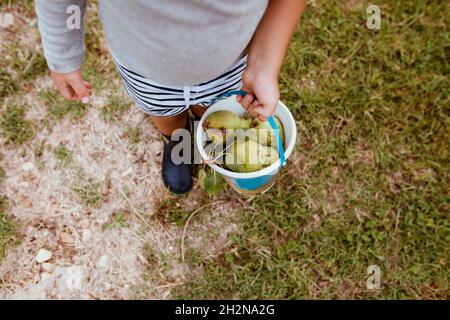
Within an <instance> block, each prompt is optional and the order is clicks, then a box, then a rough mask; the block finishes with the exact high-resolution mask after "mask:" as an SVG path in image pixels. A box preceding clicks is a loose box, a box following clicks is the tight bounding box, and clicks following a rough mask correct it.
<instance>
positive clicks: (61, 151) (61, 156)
mask: <svg viewBox="0 0 450 320" xmlns="http://www.w3.org/2000/svg"><path fill="white" fill-rule="evenodd" d="M53 154H54V156H55V158H56V159H58V160H59V161H61V162H62V163H64V164H66V163H69V162H71V161H72V151H70V150H69V149H67V147H66V146H65V145H63V144H59V145H58V146H57V147H56V148H55V149H53Z"/></svg>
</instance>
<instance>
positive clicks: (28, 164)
mask: <svg viewBox="0 0 450 320" xmlns="http://www.w3.org/2000/svg"><path fill="white" fill-rule="evenodd" d="M33 169H34V164H33V162H25V163H24V164H23V165H22V170H23V171H26V172H28V171H31V170H33Z"/></svg>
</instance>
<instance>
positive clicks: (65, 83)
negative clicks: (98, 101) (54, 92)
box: [50, 70, 92, 103]
mask: <svg viewBox="0 0 450 320" xmlns="http://www.w3.org/2000/svg"><path fill="white" fill-rule="evenodd" d="M50 75H51V77H52V79H53V83H54V84H55V85H56V87H57V88H58V90H59V93H60V94H61V95H62V96H63V97H64V98H66V99H69V100H79V101H81V102H83V103H89V97H90V96H91V94H92V84H90V83H89V82H86V81H84V80H83V76H82V74H81V71H80V70H78V71H74V72H70V73H58V72H54V71H51V73H50Z"/></svg>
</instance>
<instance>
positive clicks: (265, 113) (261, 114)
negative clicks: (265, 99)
mask: <svg viewBox="0 0 450 320" xmlns="http://www.w3.org/2000/svg"><path fill="white" fill-rule="evenodd" d="M253 111H254V112H255V113H256V114H257V115H258V118H259V120H262V121H266V120H267V119H268V118H269V117H270V116H271V115H272V114H271V112H270V110H268V109H267V108H264V107H263V106H262V105H260V106H258V107H256V108H254V109H253Z"/></svg>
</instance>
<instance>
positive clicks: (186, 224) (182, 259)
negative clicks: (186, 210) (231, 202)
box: [181, 200, 226, 263]
mask: <svg viewBox="0 0 450 320" xmlns="http://www.w3.org/2000/svg"><path fill="white" fill-rule="evenodd" d="M224 202H226V201H223V200H221V201H217V202H210V203H207V204H204V205H203V206H201V207H200V208H197V209H195V210H194V211H193V212H192V213H191V215H190V216H189V218H188V219H187V220H186V223H185V224H184V228H183V233H182V234H181V261H182V262H183V263H184V238H185V237H186V230H187V227H188V225H189V222H190V221H191V219H192V218H193V217H194V216H195V215H196V214H197V213H198V212H199V211H201V210H203V209H205V208H207V207H209V206H212V205H213V204H218V203H224Z"/></svg>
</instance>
